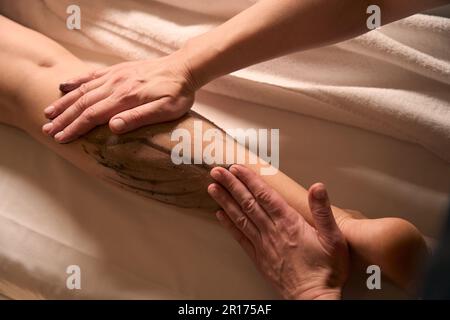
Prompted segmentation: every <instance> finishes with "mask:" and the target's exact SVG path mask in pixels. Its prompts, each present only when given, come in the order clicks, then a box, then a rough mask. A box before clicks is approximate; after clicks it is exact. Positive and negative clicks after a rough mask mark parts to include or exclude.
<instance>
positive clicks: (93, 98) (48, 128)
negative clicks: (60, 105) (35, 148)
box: [43, 86, 110, 136]
mask: <svg viewBox="0 0 450 320" xmlns="http://www.w3.org/2000/svg"><path fill="white" fill-rule="evenodd" d="M109 94H110V92H109V90H108V89H107V88H105V86H101V87H99V88H97V89H94V90H92V91H89V92H88V93H86V94H85V95H83V96H81V97H80V98H78V100H77V101H75V102H74V103H73V104H72V105H70V106H69V107H68V108H67V109H66V110H65V111H64V112H63V113H61V114H60V115H58V116H57V117H56V118H55V119H53V121H52V122H50V123H49V124H47V125H45V126H44V127H45V128H44V127H43V130H44V132H45V133H47V134H48V135H50V136H54V135H55V134H56V133H58V132H60V131H63V130H64V128H66V127H67V126H68V125H70V124H71V123H72V122H73V121H74V120H75V119H76V118H78V117H79V116H80V115H81V114H82V113H83V112H84V111H85V110H86V109H88V108H89V107H91V106H93V105H95V104H96V103H98V102H99V101H101V100H103V99H105V98H107V97H108V96H109Z"/></svg>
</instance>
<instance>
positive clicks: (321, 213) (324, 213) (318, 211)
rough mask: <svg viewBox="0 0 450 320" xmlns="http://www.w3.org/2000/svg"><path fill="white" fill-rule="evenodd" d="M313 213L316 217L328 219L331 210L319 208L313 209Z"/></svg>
mask: <svg viewBox="0 0 450 320" xmlns="http://www.w3.org/2000/svg"><path fill="white" fill-rule="evenodd" d="M314 213H315V214H316V215H317V216H318V217H324V218H326V217H328V216H329V215H330V214H331V209H330V208H329V207H319V208H316V209H314Z"/></svg>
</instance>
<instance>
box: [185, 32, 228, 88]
mask: <svg viewBox="0 0 450 320" xmlns="http://www.w3.org/2000/svg"><path fill="white" fill-rule="evenodd" d="M213 39H214V38H213V37H210V36H209V35H208V34H204V35H200V36H198V37H195V38H192V39H189V40H188V41H187V42H186V43H185V44H184V45H183V46H182V47H181V48H180V49H179V50H178V51H179V54H180V57H182V60H183V62H184V64H185V66H186V69H187V70H189V74H190V77H191V79H192V83H193V86H194V87H195V89H196V90H198V89H200V88H201V87H203V86H204V85H206V84H207V83H209V82H210V81H212V80H214V79H216V78H218V77H220V76H222V75H224V74H226V72H221V70H220V69H221V67H222V66H223V64H224V61H223V60H222V62H219V61H220V60H221V59H220V57H221V50H220V49H219V48H218V46H216V45H215V44H214V43H213Z"/></svg>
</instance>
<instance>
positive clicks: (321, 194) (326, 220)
mask: <svg viewBox="0 0 450 320" xmlns="http://www.w3.org/2000/svg"><path fill="white" fill-rule="evenodd" d="M308 201H309V209H310V210H311V214H312V217H313V221H314V224H315V227H316V230H317V232H318V233H319V238H320V239H321V240H323V241H325V242H326V243H327V245H333V244H334V243H335V240H336V239H337V238H340V230H339V227H338V226H337V224H336V220H334V216H333V211H332V210H331V206H330V199H329V198H328V193H327V189H326V188H325V185H324V184H323V183H315V184H313V185H312V186H311V187H310V188H309V192H308Z"/></svg>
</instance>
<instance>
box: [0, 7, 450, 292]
mask: <svg viewBox="0 0 450 320" xmlns="http://www.w3.org/2000/svg"><path fill="white" fill-rule="evenodd" d="M36 3H37V1H36ZM70 49H71V50H74V49H75V48H73V47H70ZM77 54H79V55H81V57H82V58H84V59H85V60H92V59H99V60H103V58H98V55H94V54H93V53H92V52H87V51H77ZM195 109H196V110H197V111H199V112H200V113H202V114H203V115H205V116H207V117H209V118H210V119H211V120H213V121H214V122H216V123H217V124H219V125H220V126H222V127H225V128H229V127H244V128H245V127H254V128H267V127H269V128H280V129H281V146H280V148H281V169H282V170H283V171H285V172H286V173H287V174H288V175H289V176H291V177H292V178H294V179H295V180H297V181H298V182H299V183H301V184H302V185H305V186H308V185H310V184H311V183H313V182H315V181H323V182H325V183H326V184H327V185H328V187H329V189H330V193H331V195H332V198H333V201H334V202H335V203H336V204H337V205H339V206H343V207H347V208H354V209H358V210H361V211H363V212H365V213H366V214H367V215H369V216H371V217H380V216H390V215H394V216H401V217H404V218H407V219H409V220H410V221H412V222H413V223H414V224H416V225H417V226H418V227H420V228H421V230H422V231H423V232H425V233H426V234H427V235H429V236H436V235H437V232H438V230H439V225H440V222H441V219H442V213H443V209H444V207H445V206H446V204H447V195H448V190H449V188H448V182H449V181H450V170H449V169H450V168H449V164H448V163H446V162H445V161H443V160H441V159H440V158H439V157H437V156H435V155H433V154H431V153H430V152H429V151H426V150H425V149H424V148H423V147H420V146H419V145H416V144H411V143H407V142H404V141H399V140H396V139H393V138H389V137H387V136H385V135H379V134H375V133H370V132H368V131H365V130H361V129H357V128H354V127H348V126H344V125H339V124H336V123H331V122H328V121H324V120H318V119H314V118H310V117H307V116H303V115H300V114H298V113H295V112H288V111H283V110H280V109H276V108H268V107H264V106H261V105H258V104H255V103H250V102H245V101H243V100H236V99H232V98H229V97H225V96H222V95H217V94H211V93H208V92H206V91H202V92H201V93H200V94H199V96H198V99H197V103H196V105H195ZM0 150H1V156H0V195H1V201H0V248H1V249H0V294H4V295H6V296H9V297H12V298H23V297H32V298H263V299H264V298H273V297H276V295H275V293H274V291H273V290H272V289H271V288H270V287H269V286H268V285H267V284H266V283H265V282H264V280H263V279H262V278H261V277H260V276H259V274H258V273H257V272H256V270H255V269H254V267H253V266H252V264H251V263H250V261H249V260H248V259H247V257H246V256H245V255H244V253H243V252H242V251H241V250H240V248H239V247H238V245H237V244H236V243H234V241H233V240H232V239H231V238H230V237H229V236H228V235H227V234H226V233H225V231H223V230H222V229H221V228H220V227H219V226H218V225H217V223H216V222H215V221H214V220H212V219H208V218H207V217H205V216H202V215H199V214H198V213H196V212H193V211H192V210H191V211H190V210H184V209H178V208H174V207H170V206H167V205H163V204H160V203H157V202H155V201H150V200H147V199H141V198H140V197H138V196H135V195H133V194H128V193H125V192H124V191H122V190H118V189H115V188H113V187H110V186H108V185H106V184H104V183H103V182H100V181H98V180H96V179H94V178H91V177H89V176H87V175H85V174H84V173H82V172H80V171H79V170H78V169H76V168H74V167H72V166H71V165H70V164H68V163H67V162H66V161H64V160H62V159H60V158H59V157H58V156H56V155H54V154H53V153H51V152H50V151H47V150H45V149H44V148H43V147H42V146H40V145H39V144H37V143H36V142H34V141H32V140H31V139H30V138H28V137H27V136H25V135H24V134H22V133H21V132H19V131H17V130H15V129H11V128H8V127H5V126H0ZM302 150H303V151H302ZM49 181H51V182H52V183H49ZM374 241H376V239H374ZM72 264H77V265H80V267H81V270H82V289H81V290H80V291H70V290H68V289H67V288H66V287H65V281H66V277H67V274H66V273H65V270H66V268H67V266H69V265H72ZM355 281H356V280H355V279H354V281H353V285H352V286H351V287H350V288H349V293H348V295H347V296H350V297H352V296H353V297H354V296H357V297H377V296H378V295H379V294H381V295H382V296H383V297H385V298H388V297H399V294H398V293H397V292H395V291H393V290H388V289H387V288H388V286H387V285H383V288H384V289H383V290H382V292H381V293H376V292H367V290H359V288H358V285H361V284H362V285H364V283H365V282H364V281H362V280H360V281H359V282H356V283H355Z"/></svg>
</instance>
